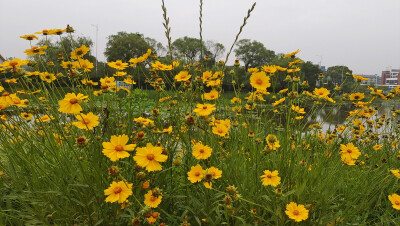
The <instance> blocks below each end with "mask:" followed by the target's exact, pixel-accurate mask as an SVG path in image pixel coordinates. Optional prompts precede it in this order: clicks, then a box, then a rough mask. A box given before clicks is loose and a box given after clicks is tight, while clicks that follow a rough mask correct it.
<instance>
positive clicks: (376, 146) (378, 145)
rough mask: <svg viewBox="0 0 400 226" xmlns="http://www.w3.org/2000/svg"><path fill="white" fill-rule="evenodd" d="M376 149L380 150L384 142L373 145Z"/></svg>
mask: <svg viewBox="0 0 400 226" xmlns="http://www.w3.org/2000/svg"><path fill="white" fill-rule="evenodd" d="M372 148H373V149H374V150H375V151H377V150H380V149H381V148H382V144H377V145H374V146H373V147H372Z"/></svg>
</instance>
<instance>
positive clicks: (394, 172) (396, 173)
mask: <svg viewBox="0 0 400 226" xmlns="http://www.w3.org/2000/svg"><path fill="white" fill-rule="evenodd" d="M390 172H391V173H392V174H393V175H394V176H395V177H397V178H399V179H400V170H398V169H396V170H390Z"/></svg>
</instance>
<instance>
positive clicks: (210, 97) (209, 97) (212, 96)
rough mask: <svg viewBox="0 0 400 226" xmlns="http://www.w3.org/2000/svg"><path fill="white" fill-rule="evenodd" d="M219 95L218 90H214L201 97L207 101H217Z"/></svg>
mask: <svg viewBox="0 0 400 226" xmlns="http://www.w3.org/2000/svg"><path fill="white" fill-rule="evenodd" d="M218 97H219V93H218V91H217V90H215V89H213V90H211V91H210V92H209V93H205V94H203V95H202V96H201V98H203V99H206V100H215V99H218Z"/></svg>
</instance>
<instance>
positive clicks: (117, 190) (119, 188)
mask: <svg viewBox="0 0 400 226" xmlns="http://www.w3.org/2000/svg"><path fill="white" fill-rule="evenodd" d="M121 192H122V188H121V187H115V188H114V193H115V194H119V193H121Z"/></svg>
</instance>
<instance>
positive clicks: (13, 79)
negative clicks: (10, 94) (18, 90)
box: [5, 78, 18, 84]
mask: <svg viewBox="0 0 400 226" xmlns="http://www.w3.org/2000/svg"><path fill="white" fill-rule="evenodd" d="M5 82H7V83H14V84H16V83H18V82H17V79H15V78H12V79H6V80H5Z"/></svg>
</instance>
